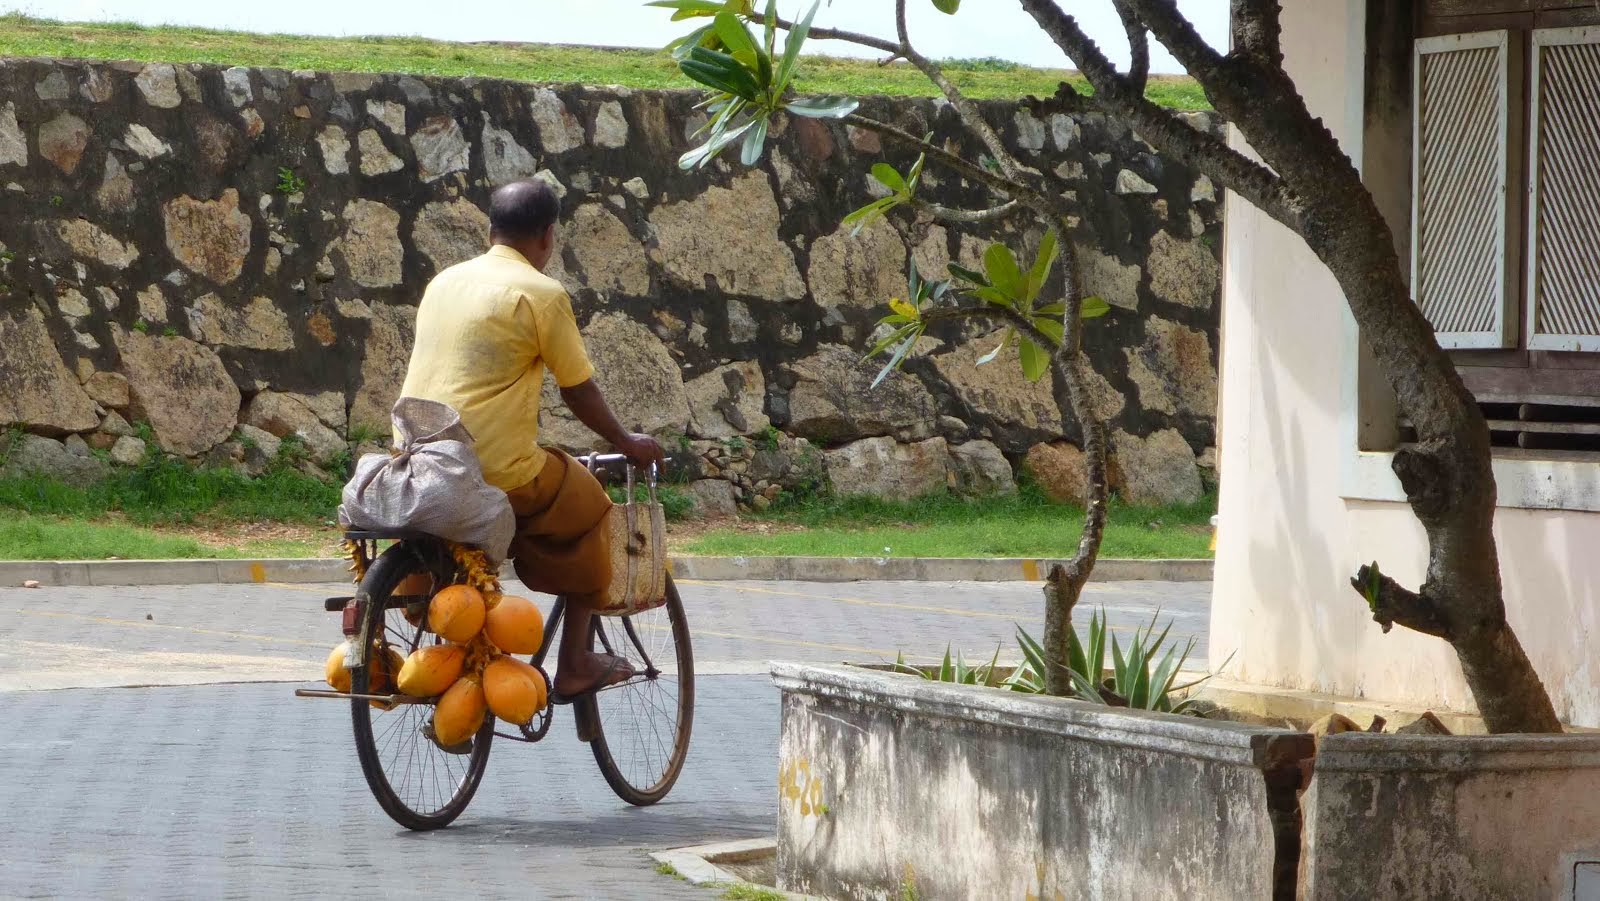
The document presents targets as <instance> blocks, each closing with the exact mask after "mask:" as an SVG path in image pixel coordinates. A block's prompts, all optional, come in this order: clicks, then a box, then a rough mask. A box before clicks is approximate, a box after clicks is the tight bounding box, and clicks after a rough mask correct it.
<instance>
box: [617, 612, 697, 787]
mask: <svg viewBox="0 0 1600 901" xmlns="http://www.w3.org/2000/svg"><path fill="white" fill-rule="evenodd" d="M595 634H596V636H597V637H598V638H599V639H600V641H599V644H600V645H602V646H604V647H606V648H607V649H608V650H613V651H614V648H613V641H614V642H616V646H617V647H620V648H621V649H622V651H623V652H624V656H626V657H627V658H629V660H630V662H633V663H635V664H636V667H635V668H636V669H638V670H640V671H646V672H647V671H648V670H650V669H652V668H660V670H658V673H657V675H656V676H655V677H654V678H639V679H633V680H629V681H627V682H624V683H622V684H621V685H619V686H617V687H616V688H613V689H608V690H606V691H603V692H600V693H599V694H597V695H596V698H595V704H596V707H597V709H598V710H599V713H600V726H601V730H600V731H601V735H600V737H599V738H598V739H597V740H596V741H595V742H594V744H593V746H592V747H593V750H594V754H595V759H596V760H597V761H598V762H599V763H600V768H601V771H602V772H603V773H605V774H606V779H607V780H608V781H609V782H610V783H611V786H612V788H614V789H616V791H617V793H618V794H619V795H620V796H621V797H622V798H623V799H624V800H627V801H629V802H631V803H634V804H649V803H654V802H655V801H657V800H660V798H661V797H662V796H664V795H665V794H666V792H667V791H668V790H669V789H670V788H671V786H672V783H673V782H674V781H675V780H676V779H677V775H678V772H679V770H680V769H681V768H682V766H683V760H684V756H685V754H686V753H687V750H688V747H687V744H688V735H689V730H690V718H691V717H692V714H693V678H694V674H693V662H692V656H691V653H690V650H689V646H688V632H687V628H686V627H685V624H684V623H683V621H682V606H681V602H680V601H679V600H678V599H677V597H676V592H675V591H673V592H672V593H671V594H670V595H669V602H668V603H667V604H665V605H663V606H661V607H658V608H656V609H654V610H650V611H646V612H645V613H642V614H639V615H637V616H629V617H620V618H616V619H607V620H605V625H601V626H598V628H597V629H596V630H595ZM624 636H625V637H626V641H624V640H623V637H624ZM667 669H670V671H671V674H670V675H668V674H667V673H666V672H663V671H661V670H667Z"/></svg>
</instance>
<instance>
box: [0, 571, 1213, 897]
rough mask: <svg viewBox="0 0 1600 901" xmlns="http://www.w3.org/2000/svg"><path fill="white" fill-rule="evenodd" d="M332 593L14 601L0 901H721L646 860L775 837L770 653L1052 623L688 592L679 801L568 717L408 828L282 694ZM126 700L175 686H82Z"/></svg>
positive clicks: (882, 587) (1091, 600)
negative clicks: (618, 761)
mask: <svg viewBox="0 0 1600 901" xmlns="http://www.w3.org/2000/svg"><path fill="white" fill-rule="evenodd" d="M342 588H343V587H342V586H337V585H330V586H310V587H307V586H274V585H261V586H193V587H184V588H140V589H106V588H80V589H38V590H31V591H29V590H22V589H8V590H0V634H5V635H6V636H7V637H8V641H7V642H6V643H5V646H4V648H3V649H0V721H4V722H6V723H7V724H9V726H10V728H9V729H7V730H6V731H5V733H4V735H3V736H0V754H3V759H4V760H5V764H6V769H5V776H6V778H5V779H3V780H0V810H4V811H6V817H5V819H6V826H5V828H4V829H0V897H3V898H12V897H67V898H101V897H133V898H146V897H148V898H173V897H176V898H234V897H238V898H247V897H248V898H254V897H261V898H290V897H330V896H336V895H348V894H350V893H354V892H364V893H367V894H369V895H371V896H375V897H397V898H399V897H421V896H428V897H435V898H437V897H485V898H498V897H512V896H517V897H522V898H535V899H539V898H605V899H617V898H628V899H631V898H667V899H675V898H699V899H706V898H715V897H716V895H715V894H714V893H711V892H708V891H706V890H703V889H696V888H693V887H690V886H687V885H684V884H682V883H678V882H676V881H674V880H672V879H670V878H667V877H663V876H659V875H657V874H656V873H655V872H654V868H653V865H652V864H651V862H650V861H649V859H648V858H647V857H646V856H645V855H646V852H647V851H649V850H656V849H661V848H670V847H680V846H684V845H693V844H703V843H706V842H712V841H720V840H727V839H737V838H751V837H758V836H764V835H771V834H772V831H773V819H774V816H775V813H776V807H775V791H774V788H775V778H774V769H775V760H776V743H777V729H778V705H777V693H776V691H775V690H774V689H773V688H772V685H771V683H770V681H769V680H768V679H767V678H766V677H765V676H764V675H762V673H764V671H765V662H766V661H768V660H771V659H775V658H783V659H799V660H812V661H834V662H837V661H851V662H874V661H878V660H887V659H892V658H893V656H894V654H895V652H896V651H898V650H905V651H906V652H907V653H908V654H918V653H920V654H922V655H928V654H942V653H943V649H944V646H945V644H946V643H947V642H953V643H954V644H955V645H956V646H957V647H958V648H961V649H963V650H964V651H965V652H966V654H967V656H968V658H969V660H976V659H977V658H979V657H980V656H981V658H982V660H984V661H987V660H988V658H989V656H990V655H992V654H993V653H994V648H995V647H996V645H997V644H1001V645H1003V646H1004V648H1005V649H1007V651H1009V649H1010V648H1011V647H1012V646H1013V641H1012V637H1011V636H1012V634H1013V623H1016V624H1021V625H1023V626H1025V627H1027V628H1029V629H1032V630H1035V631H1036V630H1037V628H1038V622H1039V620H1040V613H1039V610H1038V607H1039V594H1038V587H1037V586H1036V585H1025V584H992V583H991V584H971V583H918V584H908V583H854V584H835V585H816V584H802V583H772V582H764V583H719V584H716V585H710V584H704V585H702V584H685V585H683V586H682V588H683V593H684V596H685V600H686V604H687V607H688V613H689V618H690V623H691V627H692V629H693V633H694V643H695V656H696V660H697V664H698V665H697V670H698V672H699V673H701V674H702V675H701V677H700V678H699V679H698V680H697V686H696V687H697V709H696V718H695V732H694V741H693V744H692V748H691V753H690V757H689V762H688V764H687V766H686V767H685V770H684V773H683V776H682V779H681V780H680V781H679V783H678V785H677V787H676V788H675V789H674V791H673V793H672V795H671V796H670V797H669V798H668V799H667V800H666V801H665V802H663V803H662V804H660V805H658V806H656V807H654V808H648V809H635V808H631V807H629V806H627V805H625V804H623V803H622V802H621V801H619V800H618V799H617V798H616V797H615V796H614V795H612V793H611V791H610V789H609V788H608V787H607V786H606V785H605V782H604V781H603V780H602V779H601V777H600V774H599V772H598V770H597V769H596V767H595V765H594V762H593V759H592V757H591V756H590V754H589V753H588V749H587V748H586V747H585V746H583V745H582V744H580V743H578V742H577V741H576V739H575V738H573V735H572V725H571V721H570V719H569V718H567V717H566V716H565V711H561V712H559V713H558V715H557V716H558V719H557V722H556V724H555V727H554V728H553V730H552V733H551V736H550V737H549V738H548V739H546V740H545V741H544V742H542V743H540V744H539V745H537V746H527V745H523V744H520V743H516V742H509V741H504V742H503V741H497V742H496V743H495V747H494V752H493V754H492V755H491V759H490V763H489V768H488V773H487V775H486V777H485V779H484V783H483V786H482V788H481V789H480V791H479V793H478V795H477V797H476V798H475V799H474V800H473V802H472V805H471V806H470V807H469V808H468V810H467V812H466V813H465V814H464V815H463V816H462V817H461V819H459V820H457V822H456V825H454V826H452V827H450V828H449V829H446V830H443V831H440V832H434V833H428V834H411V833H408V832H406V831H404V830H402V829H400V828H399V827H397V826H395V825H394V824H393V823H392V822H391V821H390V820H389V819H388V818H387V817H386V816H385V815H384V814H383V813H382V811H381V810H380V809H379V808H378V806H377V804H376V802H375V801H373V799H372V798H371V796H370V794H369V793H368V791H367V788H366V784H365V782H364V781H363V780H362V777H361V772H360V768H359V765H358V764H357V762H356V760H355V755H354V750H353V745H352V741H351V734H350V722H349V712H348V710H349V709H348V707H347V706H345V705H344V704H342V703H340V702H337V701H307V700H300V699H296V698H294V697H292V696H291V692H292V690H293V689H294V688H295V687H296V685H295V684H293V683H295V682H297V681H301V680H309V679H314V678H317V676H318V674H319V673H320V669H321V659H322V657H323V656H324V654H325V653H326V649H327V648H329V647H330V646H331V645H332V644H333V643H334V642H335V641H337V639H338V635H337V622H336V620H335V618H334V616H333V615H331V614H327V613H324V612H322V610H321V607H320V599H321V597H322V596H323V595H326V594H332V593H339V592H340V591H341V590H342ZM1209 588H1210V586H1209V585H1206V584H1203V583H1200V584H1197V583H1117V584H1109V585H1102V586H1094V587H1093V588H1092V589H1091V591H1090V593H1089V596H1088V597H1087V598H1086V606H1101V605H1103V606H1104V607H1105V608H1106V609H1107V611H1108V614H1109V615H1110V616H1111V619H1112V622H1113V625H1115V626H1118V627H1123V628H1131V627H1132V625H1134V624H1136V623H1138V622H1140V621H1142V620H1147V619H1148V618H1149V616H1150V615H1151V613H1152V612H1153V611H1154V610H1155V609H1156V608H1158V607H1159V608H1161V609H1162V610H1163V611H1164V614H1166V615H1171V616H1172V617H1173V618H1174V621H1175V627H1174V630H1173V631H1174V634H1175V635H1181V636H1182V637H1184V638H1187V637H1188V636H1190V635H1194V636H1196V637H1200V638H1202V639H1203V633H1204V630H1205V625H1206V615H1207V613H1206V611H1207V607H1208V603H1209V600H1208V598H1209ZM147 617H148V618H147ZM1201 653H1202V655H1203V648H1202V649H1201ZM1002 656H1003V657H1010V656H1012V655H1011V654H1009V653H1005V654H1003V655H1002ZM1197 659H1198V660H1200V661H1203V660H1204V657H1203V656H1200V657H1198V658H1197ZM712 673H726V674H727V675H709V674H712ZM188 683H200V684H188ZM117 685H145V686H161V687H141V688H104V689H96V688H92V687H91V688H77V687H73V686H117ZM25 689H52V690H25Z"/></svg>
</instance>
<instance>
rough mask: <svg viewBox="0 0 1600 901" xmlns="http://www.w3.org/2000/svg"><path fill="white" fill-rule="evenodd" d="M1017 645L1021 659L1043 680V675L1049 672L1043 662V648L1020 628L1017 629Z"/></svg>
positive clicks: (1047, 666)
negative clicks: (1020, 649) (1020, 650)
mask: <svg viewBox="0 0 1600 901" xmlns="http://www.w3.org/2000/svg"><path fill="white" fill-rule="evenodd" d="M1017 644H1018V646H1020V647H1021V648H1022V657H1023V659H1024V660H1027V661H1028V665H1029V666H1032V667H1033V671H1034V672H1035V673H1037V674H1038V676H1039V678H1040V679H1041V680H1043V679H1044V674H1045V673H1047V672H1049V664H1048V663H1046V662H1045V654H1044V648H1043V647H1041V646H1040V644H1039V643H1038V642H1037V641H1034V640H1033V636H1032V635H1029V634H1028V633H1027V632H1025V631H1023V630H1022V627H1020V626H1018V627H1017Z"/></svg>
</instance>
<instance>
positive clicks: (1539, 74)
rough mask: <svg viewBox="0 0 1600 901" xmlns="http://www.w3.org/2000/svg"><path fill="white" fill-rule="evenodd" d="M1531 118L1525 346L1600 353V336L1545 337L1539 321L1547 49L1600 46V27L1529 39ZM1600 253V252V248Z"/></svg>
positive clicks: (1534, 33)
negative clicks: (1541, 115)
mask: <svg viewBox="0 0 1600 901" xmlns="http://www.w3.org/2000/svg"><path fill="white" fill-rule="evenodd" d="M1528 40H1529V48H1528V60H1527V68H1528V71H1529V76H1528V78H1529V82H1528V118H1527V125H1526V128H1525V130H1526V132H1527V142H1528V150H1527V154H1528V155H1527V170H1528V174H1527V186H1528V187H1527V191H1528V195H1527V209H1528V213H1527V217H1526V220H1525V222H1524V230H1525V232H1526V239H1527V242H1528V243H1527V250H1526V251H1525V253H1526V254H1527V265H1526V267H1525V268H1526V272H1527V278H1526V281H1525V283H1524V286H1523V295H1522V303H1523V316H1524V318H1523V328H1524V331H1523V334H1524V336H1525V337H1524V339H1523V346H1525V347H1526V348H1527V349H1528V350H1530V351H1566V352H1573V353H1595V352H1600V335H1551V334H1544V335H1541V334H1540V333H1539V331H1538V320H1539V212H1540V210H1539V110H1540V98H1539V95H1540V90H1539V89H1540V86H1541V82H1542V78H1543V72H1544V66H1543V65H1542V63H1543V60H1544V57H1543V55H1542V54H1541V53H1540V50H1541V48H1543V47H1559V46H1572V45H1580V44H1588V45H1594V44H1600V26H1578V27H1570V28H1535V29H1532V30H1531V31H1530V32H1529V36H1528ZM1597 250H1600V249H1597Z"/></svg>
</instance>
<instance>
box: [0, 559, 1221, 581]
mask: <svg viewBox="0 0 1600 901" xmlns="http://www.w3.org/2000/svg"><path fill="white" fill-rule="evenodd" d="M1054 562H1055V561H1051V560H1027V559H1021V558H999V559H939V558H914V557H886V558H874V557H676V558H673V560H672V562H671V568H672V574H673V575H674V576H676V577H677V578H679V579H692V580H695V581H699V582H732V581H754V582H777V581H784V582H867V581H890V582H1036V581H1039V580H1040V579H1042V578H1043V577H1044V574H1046V573H1048V572H1049V571H1050V567H1051V565H1052V564H1053V563H1054ZM349 566H350V564H349V562H348V561H346V560H343V559H340V558H333V557H330V558H320V559H261V560H63V561H51V560H40V561H4V562H0V587H14V586H18V585H21V584H23V583H24V582H30V581H33V582H38V583H39V584H40V585H41V586H45V587H52V588H82V587H95V586H112V585H119V586H144V585H249V584H259V583H263V582H287V583H310V582H345V581H348V580H349V578H350V572H349ZM1211 569H1212V564H1211V561H1210V560H1101V561H1099V562H1098V563H1097V564H1095V571H1094V579H1093V581H1096V582H1142V581H1154V582H1205V581H1209V580H1210V579H1211ZM506 575H507V576H508V577H509V576H510V575H511V574H510V572H509V570H508V571H507V572H506Z"/></svg>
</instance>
